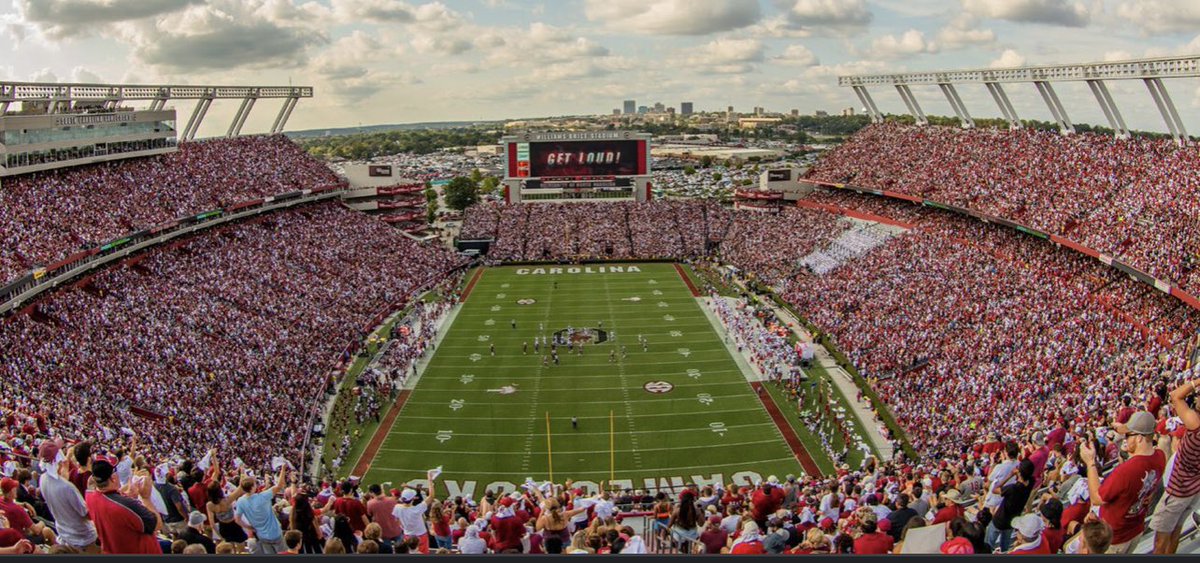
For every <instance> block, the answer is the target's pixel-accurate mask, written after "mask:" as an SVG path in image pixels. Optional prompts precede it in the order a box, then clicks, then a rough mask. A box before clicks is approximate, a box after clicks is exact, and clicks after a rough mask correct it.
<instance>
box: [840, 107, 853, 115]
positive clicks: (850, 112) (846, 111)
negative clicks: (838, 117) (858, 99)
mask: <svg viewBox="0 0 1200 563" xmlns="http://www.w3.org/2000/svg"><path fill="white" fill-rule="evenodd" d="M842 116H843V117H854V107H848V108H846V109H844V110H842Z"/></svg>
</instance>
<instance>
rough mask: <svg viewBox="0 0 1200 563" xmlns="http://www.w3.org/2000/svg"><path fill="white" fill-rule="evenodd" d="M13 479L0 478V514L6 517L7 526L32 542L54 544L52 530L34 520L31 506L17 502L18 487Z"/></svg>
mask: <svg viewBox="0 0 1200 563" xmlns="http://www.w3.org/2000/svg"><path fill="white" fill-rule="evenodd" d="M20 486H21V485H20V483H18V482H17V481H16V480H15V479H10V478H8V477H5V478H4V479H0V493H3V494H0V514H3V515H4V517H5V518H7V519H8V527H9V528H12V529H14V530H16V531H18V532H21V534H23V535H24V536H25V537H26V538H29V539H30V540H32V541H34V542H38V543H40V542H43V541H44V542H45V543H47V544H54V541H55V537H54V530H51V529H50V528H48V527H46V525H45V524H42V523H41V522H34V521H33V517H34V516H36V515H37V512H35V511H34V509H33V507H32V506H30V505H29V504H26V503H23V502H17V489H18V488H19V487H20Z"/></svg>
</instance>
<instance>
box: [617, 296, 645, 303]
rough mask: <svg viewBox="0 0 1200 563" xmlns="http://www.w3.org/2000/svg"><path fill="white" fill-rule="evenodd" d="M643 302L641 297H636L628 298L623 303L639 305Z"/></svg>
mask: <svg viewBox="0 0 1200 563" xmlns="http://www.w3.org/2000/svg"><path fill="white" fill-rule="evenodd" d="M641 300H642V298H641V297H637V296H634V297H626V298H624V299H622V300H621V301H631V302H633V303H637V302H638V301H641Z"/></svg>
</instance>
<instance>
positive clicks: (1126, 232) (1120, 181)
mask: <svg viewBox="0 0 1200 563" xmlns="http://www.w3.org/2000/svg"><path fill="white" fill-rule="evenodd" d="M1198 166H1200V155H1197V154H1196V151H1195V150H1193V149H1192V148H1191V147H1182V148H1181V147H1179V146H1177V145H1176V144H1175V143H1174V142H1172V141H1171V140H1168V139H1163V140H1150V139H1146V138H1140V137H1139V138H1134V139H1131V140H1127V141H1121V140H1116V139H1113V138H1112V137H1111V136H1105V135H1099V134H1080V135H1070V136H1063V135H1060V134H1058V133H1056V132H1047V131H1037V130H1032V129H1026V130H1021V131H1015V132H1010V131H998V130H983V129H976V130H962V129H958V128H953V127H917V126H905V125H898V124H893V123H887V124H879V125H872V126H870V127H867V128H866V129H864V130H863V131H861V132H859V133H858V134H856V135H855V136H854V137H852V138H851V139H850V141H849V142H847V143H845V144H844V145H841V146H840V147H838V148H836V149H834V150H833V151H830V153H829V154H827V155H825V157H824V158H822V160H821V161H820V163H819V164H818V165H817V166H815V167H814V168H813V170H811V171H810V173H809V176H810V178H812V179H816V180H823V181H829V182H845V183H848V184H852V185H856V186H860V187H868V188H875V189H883V190H890V191H894V192H898V193H901V194H907V195H910V196H915V197H919V198H922V199H929V200H932V201H936V202H939V203H943V204H948V205H954V206H958V207H962V208H966V209H970V210H975V211H979V212H982V213H985V214H989V215H994V216H997V217H1001V218H1005V219H1009V220H1012V221H1015V222H1017V223H1020V224H1023V225H1026V226H1028V227H1032V228H1034V229H1037V230H1040V231H1044V232H1047V233H1051V234H1056V235H1061V236H1063V237H1065V238H1067V239H1070V240H1073V241H1075V242H1078V243H1079V244H1082V245H1084V246H1087V247H1089V248H1093V249H1095V250H1097V251H1099V252H1102V253H1105V254H1108V255H1112V256H1116V257H1118V258H1120V259H1122V260H1123V261H1126V262H1128V263H1129V264H1130V265H1131V266H1133V267H1134V268H1136V269H1138V270H1141V271H1144V272H1147V273H1148V274H1150V275H1152V276H1154V277H1155V278H1159V279H1164V280H1169V281H1171V282H1173V283H1175V284H1177V285H1179V286H1181V287H1184V288H1189V289H1192V290H1195V289H1196V288H1197V285H1198V284H1200V278H1197V275H1196V271H1197V269H1198V267H1200V256H1198V254H1197V249H1200V221H1196V217H1197V216H1200V180H1197V178H1196V175H1195V174H1194V172H1193V171H1195V170H1196V169H1197V167H1198Z"/></svg>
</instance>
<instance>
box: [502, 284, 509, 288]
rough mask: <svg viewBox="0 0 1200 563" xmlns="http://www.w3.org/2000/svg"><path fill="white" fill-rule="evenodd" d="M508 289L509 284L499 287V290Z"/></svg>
mask: <svg viewBox="0 0 1200 563" xmlns="http://www.w3.org/2000/svg"><path fill="white" fill-rule="evenodd" d="M509 287H510V286H509V284H504V285H501V286H500V289H508V288H509Z"/></svg>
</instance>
